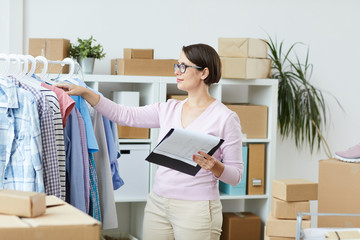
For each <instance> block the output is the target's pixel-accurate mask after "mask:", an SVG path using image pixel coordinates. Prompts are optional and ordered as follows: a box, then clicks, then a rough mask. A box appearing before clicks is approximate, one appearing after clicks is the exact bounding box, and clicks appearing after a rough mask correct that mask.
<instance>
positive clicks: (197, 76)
mask: <svg viewBox="0 0 360 240" xmlns="http://www.w3.org/2000/svg"><path fill="white" fill-rule="evenodd" d="M178 62H179V63H178V64H185V65H188V66H195V64H194V63H192V62H190V60H189V59H188V58H187V57H186V56H185V53H184V52H181V54H180V57H179V61H178ZM175 75H176V80H177V87H178V89H180V90H183V91H186V92H189V91H191V90H194V89H197V88H199V87H200V84H204V82H203V81H202V79H201V77H202V71H199V70H198V69H196V68H193V67H187V68H186V71H185V72H184V73H181V72H180V69H177V70H176V71H175Z"/></svg>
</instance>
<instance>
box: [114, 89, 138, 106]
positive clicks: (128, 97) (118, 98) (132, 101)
mask: <svg viewBox="0 0 360 240" xmlns="http://www.w3.org/2000/svg"><path fill="white" fill-rule="evenodd" d="M112 99H113V101H114V102H116V103H120V104H123V105H125V106H129V107H138V106H139V105H140V93H139V92H136V91H115V92H112Z"/></svg>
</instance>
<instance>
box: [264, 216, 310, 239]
mask: <svg viewBox="0 0 360 240" xmlns="http://www.w3.org/2000/svg"><path fill="white" fill-rule="evenodd" d="M305 228H310V220H303V221H302V229H305ZM265 234H266V236H268V237H292V238H294V237H296V220H294V219H277V218H274V217H273V216H272V214H271V213H270V215H269V217H268V219H267V220H266V233H265Z"/></svg>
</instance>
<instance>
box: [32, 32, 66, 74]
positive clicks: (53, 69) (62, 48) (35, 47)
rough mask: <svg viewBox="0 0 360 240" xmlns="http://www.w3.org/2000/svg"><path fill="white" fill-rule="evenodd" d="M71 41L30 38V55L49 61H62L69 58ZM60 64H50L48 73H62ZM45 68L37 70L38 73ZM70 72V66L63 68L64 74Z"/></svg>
mask: <svg viewBox="0 0 360 240" xmlns="http://www.w3.org/2000/svg"><path fill="white" fill-rule="evenodd" d="M69 48H70V40H68V39H62V38H59V39H58V38H30V39H29V54H30V55H32V56H34V57H37V56H43V57H45V58H46V59H48V60H53V61H58V60H60V61H62V60H63V59H64V58H67V57H69ZM61 68H62V67H61V65H60V64H49V66H48V72H50V73H59V72H60V71H61ZM42 70H43V67H42V66H40V67H39V68H38V69H36V72H37V73H40V72H42ZM68 72H69V65H65V66H64V67H63V68H62V73H68Z"/></svg>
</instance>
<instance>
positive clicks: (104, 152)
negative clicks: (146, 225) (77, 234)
mask: <svg viewBox="0 0 360 240" xmlns="http://www.w3.org/2000/svg"><path fill="white" fill-rule="evenodd" d="M91 113H92V120H93V125H94V131H95V136H96V140H97V142H98V144H99V146H100V148H99V151H98V152H97V153H94V157H95V163H96V171H97V176H98V178H99V197H100V209H101V220H102V228H103V229H111V228H117V227H118V222H117V214H116V206H115V199H114V190H113V189H114V187H113V183H112V178H111V169H110V164H105V163H109V155H108V149H107V143H106V136H105V130H104V123H103V119H102V115H101V114H100V113H99V112H97V111H94V110H93V109H91Z"/></svg>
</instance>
